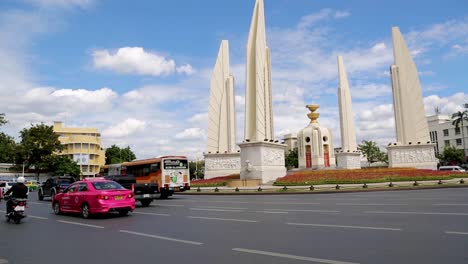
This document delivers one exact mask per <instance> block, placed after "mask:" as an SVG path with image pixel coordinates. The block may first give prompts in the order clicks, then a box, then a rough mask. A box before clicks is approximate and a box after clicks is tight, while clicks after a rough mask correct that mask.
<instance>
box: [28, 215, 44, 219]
mask: <svg viewBox="0 0 468 264" xmlns="http://www.w3.org/2000/svg"><path fill="white" fill-rule="evenodd" d="M26 217H29V218H36V219H41V220H47V219H49V218H47V217H42V216H35V215H26Z"/></svg>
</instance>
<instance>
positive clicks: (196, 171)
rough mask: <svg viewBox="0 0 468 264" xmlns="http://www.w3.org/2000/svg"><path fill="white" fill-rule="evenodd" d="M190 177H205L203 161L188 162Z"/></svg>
mask: <svg viewBox="0 0 468 264" xmlns="http://www.w3.org/2000/svg"><path fill="white" fill-rule="evenodd" d="M189 171H190V179H191V180H192V179H203V178H204V177H205V161H204V160H198V161H190V162H189Z"/></svg>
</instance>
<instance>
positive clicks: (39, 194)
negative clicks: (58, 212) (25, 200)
mask: <svg viewBox="0 0 468 264" xmlns="http://www.w3.org/2000/svg"><path fill="white" fill-rule="evenodd" d="M37 196H38V198H39V201H43V200H44V194H43V193H42V191H41V190H39V191H38V192H37Z"/></svg>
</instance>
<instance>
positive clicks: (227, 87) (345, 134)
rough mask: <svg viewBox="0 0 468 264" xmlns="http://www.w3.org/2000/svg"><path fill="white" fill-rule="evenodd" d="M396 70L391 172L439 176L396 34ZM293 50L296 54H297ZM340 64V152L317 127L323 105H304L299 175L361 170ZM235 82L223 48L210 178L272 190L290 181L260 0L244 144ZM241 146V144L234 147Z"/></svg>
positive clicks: (407, 57)
mask: <svg viewBox="0 0 468 264" xmlns="http://www.w3.org/2000/svg"><path fill="white" fill-rule="evenodd" d="M392 40H393V54H394V64H393V65H392V66H391V68H390V70H391V83H392V93H393V105H394V107H393V108H394V115H395V130H396V142H394V143H390V144H389V145H388V146H387V150H388V156H389V167H414V168H424V169H433V170H435V169H436V164H437V159H436V157H435V151H434V144H433V143H432V142H431V141H430V137H429V130H428V124H427V120H426V117H425V110H424V103H423V100H422V90H421V85H420V83H419V77H418V71H417V68H416V65H415V63H414V61H413V59H412V58H411V54H410V52H409V50H408V47H407V45H406V43H405V41H404V39H403V36H402V34H401V32H400V30H399V29H398V27H393V28H392ZM292 48H293V47H292ZM337 64H338V76H339V86H338V105H339V116H340V133H341V150H339V151H337V152H336V153H335V151H334V147H333V136H332V131H331V130H330V129H328V128H326V127H322V126H320V124H319V122H318V118H319V116H320V114H319V113H318V112H316V111H317V109H318V108H319V105H316V104H311V105H307V106H306V108H308V109H309V111H310V113H309V114H307V116H308V117H309V119H310V123H309V125H308V126H307V127H305V128H304V129H302V130H300V131H299V132H298V133H297V134H298V136H297V140H298V142H297V143H298V161H299V168H300V169H324V168H329V167H331V168H333V167H336V168H338V169H359V168H361V164H360V159H361V152H360V151H359V150H358V148H357V143H356V128H355V125H354V120H353V111H352V99H351V91H350V88H349V82H348V77H347V73H346V68H345V65H344V60H343V57H342V56H338V58H337ZM234 90H235V89H234V76H233V75H232V74H231V73H230V69H229V43H228V41H227V40H223V41H222V42H221V46H220V49H219V52H218V57H217V60H216V63H215V67H214V70H213V73H212V77H211V85H210V104H209V111H208V120H209V121H208V144H207V152H205V153H204V156H205V179H210V178H213V177H217V176H226V175H231V174H240V179H241V181H244V182H248V181H252V182H255V183H258V184H264V183H269V182H272V181H274V180H276V178H278V177H282V176H285V175H286V167H285V149H286V145H284V144H280V143H278V140H275V135H274V127H273V124H274V118H273V110H272V107H273V104H272V82H271V56H270V49H269V48H268V46H267V41H266V30H265V15H264V3H263V0H256V1H255V6H254V11H253V15H252V21H251V24H250V31H249V37H248V42H247V57H246V76H245V120H244V140H243V141H242V142H240V143H237V141H236V117H235V105H234V104H235V101H234V97H235V95H234ZM236 143H237V144H236Z"/></svg>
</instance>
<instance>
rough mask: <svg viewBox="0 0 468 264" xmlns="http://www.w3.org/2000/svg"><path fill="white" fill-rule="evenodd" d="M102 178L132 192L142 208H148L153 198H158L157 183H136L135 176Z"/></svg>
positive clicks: (108, 176)
mask: <svg viewBox="0 0 468 264" xmlns="http://www.w3.org/2000/svg"><path fill="white" fill-rule="evenodd" d="M104 178H105V179H106V180H111V181H115V182H117V183H119V184H120V185H122V186H123V187H125V188H127V189H129V190H133V193H134V194H135V200H137V201H139V202H140V203H141V205H142V206H144V207H146V206H149V205H150V203H151V202H152V201H153V200H154V199H155V198H158V197H159V193H158V184H157V183H137V182H136V179H135V176H133V175H132V174H126V175H107V176H104Z"/></svg>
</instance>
